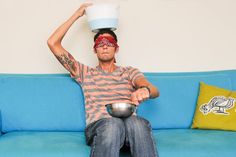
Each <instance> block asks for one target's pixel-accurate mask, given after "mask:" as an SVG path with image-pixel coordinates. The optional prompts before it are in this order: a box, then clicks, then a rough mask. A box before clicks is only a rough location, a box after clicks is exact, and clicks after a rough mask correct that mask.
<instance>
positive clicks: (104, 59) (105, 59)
mask: <svg viewBox="0 0 236 157" xmlns="http://www.w3.org/2000/svg"><path fill="white" fill-rule="evenodd" d="M98 60H99V61H100V62H103V63H109V62H112V61H114V58H99V59H98Z"/></svg>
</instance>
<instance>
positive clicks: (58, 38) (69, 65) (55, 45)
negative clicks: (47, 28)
mask: <svg viewBox="0 0 236 157" xmlns="http://www.w3.org/2000/svg"><path fill="white" fill-rule="evenodd" d="M90 5H92V4H91V3H84V4H83V5H81V6H80V8H79V9H78V10H76V12H75V13H74V14H73V15H72V16H71V17H70V18H69V19H68V20H67V21H66V22H64V23H63V24H62V25H61V26H60V27H59V28H57V29H56V31H55V32H54V33H53V34H52V35H51V36H50V37H49V39H48V40H47V44H48V47H49V48H50V50H51V51H52V53H53V54H54V55H55V56H56V58H57V59H58V61H59V62H60V63H61V64H62V65H63V66H64V67H65V68H66V69H67V70H68V71H69V72H70V73H71V74H72V75H73V76H76V75H77V71H78V70H77V68H78V63H77V61H76V60H75V59H74V57H73V56H72V55H71V54H70V53H69V52H68V51H66V50H65V49H64V48H63V46H62V45H61V42H62V39H63V38H64V36H65V34H66V32H67V31H68V30H69V29H70V27H71V25H72V24H73V23H74V22H75V21H76V20H77V19H78V18H79V17H81V16H83V15H84V13H85V9H86V8H87V7H88V6H90Z"/></svg>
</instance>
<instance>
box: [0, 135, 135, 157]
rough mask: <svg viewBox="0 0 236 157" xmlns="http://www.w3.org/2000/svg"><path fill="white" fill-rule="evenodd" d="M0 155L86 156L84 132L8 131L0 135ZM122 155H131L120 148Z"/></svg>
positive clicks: (26, 156) (12, 156) (6, 156)
mask: <svg viewBox="0 0 236 157" xmlns="http://www.w3.org/2000/svg"><path fill="white" fill-rule="evenodd" d="M0 148H1V149H0V156H1V157H65V156H66V157H88V156H89V154H90V147H89V146H88V145H86V142H85V135H84V132H10V133H6V134H4V135H3V136H1V137H0ZM120 154H121V156H122V157H131V155H130V151H129V149H122V151H121V153H120Z"/></svg>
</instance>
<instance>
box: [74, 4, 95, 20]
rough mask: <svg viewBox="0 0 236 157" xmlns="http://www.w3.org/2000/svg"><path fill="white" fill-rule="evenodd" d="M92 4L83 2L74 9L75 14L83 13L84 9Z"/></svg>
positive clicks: (81, 14)
mask: <svg viewBox="0 0 236 157" xmlns="http://www.w3.org/2000/svg"><path fill="white" fill-rule="evenodd" d="M91 5H93V4H92V3H84V4H82V5H81V6H80V7H79V9H78V10H76V12H75V15H77V17H81V16H83V15H84V14H85V9H86V8H87V7H89V6H91Z"/></svg>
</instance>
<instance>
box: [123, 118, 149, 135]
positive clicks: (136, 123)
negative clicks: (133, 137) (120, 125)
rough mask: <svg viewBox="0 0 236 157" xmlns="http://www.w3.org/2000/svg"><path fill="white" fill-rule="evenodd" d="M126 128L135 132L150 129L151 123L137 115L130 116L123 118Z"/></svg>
mask: <svg viewBox="0 0 236 157" xmlns="http://www.w3.org/2000/svg"><path fill="white" fill-rule="evenodd" d="M124 123H125V127H126V130H127V131H128V132H134V131H135V132H137V131H139V132H140V131H141V132H143V131H148V132H150V131H151V125H150V123H149V121H148V120H146V119H144V118H142V117H138V116H131V117H129V118H127V119H125V120H124Z"/></svg>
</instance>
